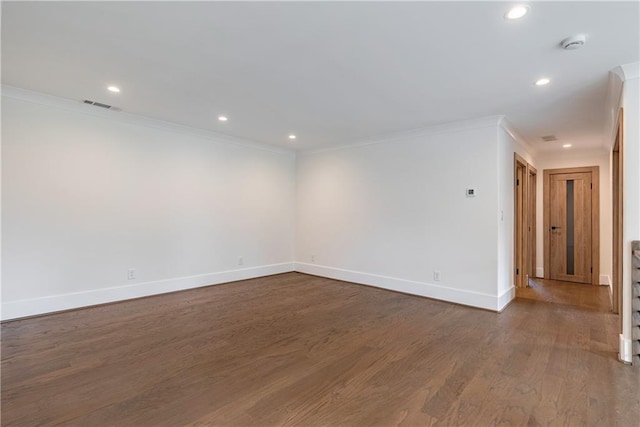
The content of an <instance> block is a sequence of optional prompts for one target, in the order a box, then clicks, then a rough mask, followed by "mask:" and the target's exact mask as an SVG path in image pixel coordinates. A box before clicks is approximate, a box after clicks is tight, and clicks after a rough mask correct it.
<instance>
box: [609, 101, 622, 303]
mask: <svg viewBox="0 0 640 427" xmlns="http://www.w3.org/2000/svg"><path fill="white" fill-rule="evenodd" d="M622 113H623V111H622V108H620V109H619V110H618V130H617V131H616V140H615V143H614V146H613V151H612V153H611V178H612V180H611V187H612V188H611V190H612V191H611V193H612V194H611V195H612V202H613V203H612V204H613V216H612V219H613V239H612V242H613V254H612V256H613V260H612V267H613V271H612V272H611V273H612V277H611V308H612V311H613V312H614V313H616V314H618V313H620V307H621V306H622V293H621V292H620V289H621V288H622V258H623V255H622V254H623V253H624V246H623V239H622V219H623V208H622V203H623V198H624V191H623V188H624V182H623V175H622V173H623V170H622V164H623V163H622V160H623V159H622V153H623V150H622V146H623V133H622V124H623V122H622V120H623V114H622Z"/></svg>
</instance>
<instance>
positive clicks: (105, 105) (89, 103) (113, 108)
mask: <svg viewBox="0 0 640 427" xmlns="http://www.w3.org/2000/svg"><path fill="white" fill-rule="evenodd" d="M82 103H83V104H88V105H93V106H94V107H100V108H105V109H107V110H113V111H120V109H119V108H118V107H114V106H112V105H109V104H103V103H102V102H97V101H91V100H90V99H84V100H83V101H82Z"/></svg>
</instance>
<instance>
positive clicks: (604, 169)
mask: <svg viewBox="0 0 640 427" xmlns="http://www.w3.org/2000/svg"><path fill="white" fill-rule="evenodd" d="M536 165H537V168H536V169H537V170H538V184H537V185H538V188H537V190H538V204H537V213H536V215H537V242H536V245H537V248H536V249H537V255H536V264H537V267H536V271H537V276H538V277H542V276H543V274H544V233H545V230H544V226H543V222H544V216H543V212H544V203H543V200H544V199H543V194H544V188H543V187H544V176H543V171H544V170H545V169H560V168H574V167H582V166H599V168H600V172H599V173H600V278H599V282H600V284H601V285H609V284H610V283H611V272H612V267H611V263H612V256H613V254H612V238H613V228H612V227H613V224H612V214H613V213H612V199H611V159H610V155H609V153H608V151H607V150H606V149H605V148H602V149H599V150H588V151H580V150H573V149H567V150H565V151H562V152H554V153H550V154H544V153H542V154H539V155H537V156H536Z"/></svg>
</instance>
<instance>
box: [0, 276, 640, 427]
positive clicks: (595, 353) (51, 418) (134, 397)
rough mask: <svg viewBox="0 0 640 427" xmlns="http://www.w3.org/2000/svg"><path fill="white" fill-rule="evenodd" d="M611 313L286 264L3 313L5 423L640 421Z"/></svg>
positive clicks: (636, 381) (633, 382)
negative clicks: (10, 315)
mask: <svg viewBox="0 0 640 427" xmlns="http://www.w3.org/2000/svg"><path fill="white" fill-rule="evenodd" d="M617 321H618V320H617V316H614V315H612V314H610V313H608V312H603V311H597V310H585V309H583V308H580V307H573V306H568V305H561V304H548V303H544V302H539V301H534V300H528V299H517V300H516V301H514V302H513V303H512V304H511V305H510V306H509V307H508V308H507V309H506V310H505V311H504V312H503V313H501V314H496V313H491V312H488V311H484V310H476V309H472V308H468V307H462V306H458V305H453V304H448V303H444V302H439V301H432V300H429V299H425V298H420V297H415V296H409V295H403V294H399V293H393V292H388V291H384V290H380V289H375V288H370V287H365V286H358V285H353V284H348V283H344V282H339V281H335V280H330V279H324V278H319V277H314V276H308V275H304V274H299V273H287V274H282V275H277V276H271V277H266V278H261V279H254V280H247V281H243V282H236V283H233V284H228V285H218V286H213V287H208V288H200V289H195V290H190V291H185V292H179V293H173V294H167V295H160V296H156V297H149V298H144V299H139V300H132V301H126V302H122V303H117V304H111V305H104V306H98V307H93V308H89V309H83V310H76V311H71V312H65V313H59V314H54V315H49V316H45V317H38V318H32V319H25V320H21V321H14V322H8V323H4V324H2V374H1V378H2V425H4V426H32V425H52V424H67V425H77V426H102V425H136V426H163V425H166V426H175V425H264V426H270V425H305V426H312V425H359V426H365V425H366V426H369V425H384V426H386V425H483V426H484V425H497V424H503V425H504V424H510V425H593V426H612V425H622V426H636V425H637V423H638V419H640V402H639V399H640V370H638V369H636V368H634V367H630V366H625V365H623V364H621V363H619V362H618V361H617V360H616V344H617V343H616V342H615V339H616V334H615V329H616V325H617Z"/></svg>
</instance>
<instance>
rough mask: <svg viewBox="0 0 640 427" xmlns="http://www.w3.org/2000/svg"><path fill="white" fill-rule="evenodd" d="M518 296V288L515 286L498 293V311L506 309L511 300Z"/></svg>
mask: <svg viewBox="0 0 640 427" xmlns="http://www.w3.org/2000/svg"><path fill="white" fill-rule="evenodd" d="M515 298H516V288H515V286H512V287H510V288H509V289H507V290H506V291H504V292H503V293H502V295H498V311H499V312H501V311H502V310H504V309H505V308H506V307H507V306H508V305H509V303H511V301H513V300H514V299H515Z"/></svg>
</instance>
